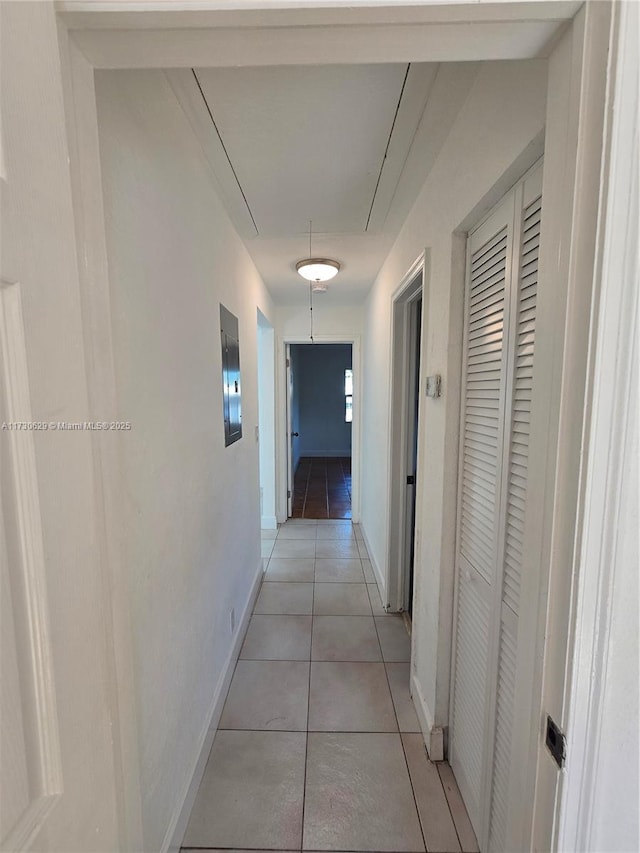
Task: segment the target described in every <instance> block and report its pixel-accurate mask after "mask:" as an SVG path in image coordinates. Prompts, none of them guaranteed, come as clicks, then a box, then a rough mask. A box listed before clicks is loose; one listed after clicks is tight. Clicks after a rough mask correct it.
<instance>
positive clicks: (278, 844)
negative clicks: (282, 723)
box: [184, 731, 306, 850]
mask: <svg viewBox="0 0 640 853" xmlns="http://www.w3.org/2000/svg"><path fill="white" fill-rule="evenodd" d="M305 743H306V735H305V734H304V732H237V731H219V732H218V733H217V734H216V737H215V740H214V743H213V748H212V750H211V754H210V756H209V760H208V761H207V765H206V767H205V771H204V776H203V779H202V782H201V784H200V788H199V790H198V795H197V797H196V801H195V804H194V807H193V810H192V812H191V817H190V819H189V824H188V826H187V831H186V834H185V838H184V846H185V847H187V848H188V847H212V848H215V847H236V848H240V849H242V848H247V847H254V848H255V847H263V848H265V849H273V848H280V849H283V850H285V849H298V845H299V844H300V834H301V830H302V809H303V788H304V772H305Z"/></svg>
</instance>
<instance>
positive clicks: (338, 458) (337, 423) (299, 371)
mask: <svg viewBox="0 0 640 853" xmlns="http://www.w3.org/2000/svg"><path fill="white" fill-rule="evenodd" d="M287 371H288V382H287V387H288V395H287V398H288V420H289V430H288V433H289V437H290V442H289V457H290V458H289V486H288V491H289V496H288V497H289V516H290V517H293V518H316V519H319V518H327V519H328V518H335V519H350V518H351V517H352V488H351V453H352V422H353V354H352V346H351V344H291V345H289V346H288V356H287Z"/></svg>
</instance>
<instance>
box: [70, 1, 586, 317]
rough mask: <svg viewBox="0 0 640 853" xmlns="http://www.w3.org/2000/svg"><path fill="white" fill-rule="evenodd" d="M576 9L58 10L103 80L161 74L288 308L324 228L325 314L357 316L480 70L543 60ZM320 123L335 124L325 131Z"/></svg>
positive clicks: (519, 4) (185, 4)
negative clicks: (328, 275)
mask: <svg viewBox="0 0 640 853" xmlns="http://www.w3.org/2000/svg"><path fill="white" fill-rule="evenodd" d="M580 5H581V2H580V0H533V2H526V0H525V1H523V0H59V3H58V10H59V12H60V13H61V14H62V16H63V18H64V19H65V22H66V25H67V26H69V27H70V29H71V30H73V31H74V40H75V42H76V44H77V45H78V47H79V48H80V50H81V51H82V52H83V54H84V55H85V57H86V58H87V59H88V60H89V62H90V63H91V64H92V65H93V66H94V67H95V68H101V69H110V68H111V69H116V68H126V69H130V70H131V69H136V68H162V69H165V73H166V75H167V77H168V79H169V81H170V83H171V85H172V87H173V89H174V92H175V93H176V95H177V97H178V99H179V101H180V103H181V105H182V107H183V109H184V112H185V113H186V115H187V116H188V118H189V120H190V122H191V124H192V126H193V128H194V130H195V132H196V134H197V136H198V138H199V139H200V141H201V144H202V148H203V151H204V153H205V156H206V157H207V159H208V161H209V164H210V166H211V171H212V174H213V176H214V180H215V182H216V183H217V185H218V188H219V191H220V195H221V197H222V199H223V201H224V203H225V205H226V208H227V210H228V212H229V215H230V217H231V219H232V220H233V222H234V224H235V225H236V228H237V230H238V233H239V234H240V235H241V237H242V238H243V239H244V241H245V243H246V245H247V247H248V250H249V251H250V253H251V255H252V256H253V258H254V261H255V263H256V265H257V267H258V269H259V270H260V272H261V274H262V275H263V277H264V280H265V282H266V283H267V285H268V287H269V288H270V290H271V292H272V293H273V295H274V298H275V299H276V301H277V302H280V303H284V302H287V303H295V302H301V301H303V300H304V299H306V291H305V287H304V284H303V283H302V280H301V279H300V278H299V276H298V275H297V274H296V272H295V262H296V261H297V260H298V259H300V258H301V257H303V256H304V255H306V253H307V251H308V248H307V240H306V239H305V236H304V232H305V231H306V229H307V220H308V219H309V218H313V220H314V223H315V225H314V231H316V230H317V231H318V232H320V233H318V234H317V236H316V237H314V254H316V253H317V254H319V255H320V254H322V255H328V256H330V257H334V258H336V259H337V260H339V261H340V262H341V263H342V264H343V269H342V270H341V272H340V275H339V276H338V277H337V278H336V279H335V280H334V281H333V282H332V283H331V291H330V293H329V295H328V296H327V297H323V299H324V298H327V299H331V301H332V302H343V303H345V302H352V303H353V302H357V301H360V300H361V299H362V297H363V296H364V295H365V293H366V291H367V290H368V288H369V287H370V285H371V283H372V282H373V279H374V278H375V275H376V273H377V271H378V270H379V268H380V265H381V264H382V262H383V261H384V259H385V257H386V255H387V253H388V251H389V249H390V248H391V245H392V243H393V241H394V239H395V236H396V235H397V233H398V231H399V228H400V226H401V224H402V222H403V220H404V218H405V217H406V215H407V213H408V211H409V209H410V207H411V205H412V204H413V201H414V200H415V198H416V196H417V193H418V191H419V189H420V187H421V186H422V184H423V183H424V181H425V179H426V177H427V175H428V173H429V171H430V169H431V167H432V166H433V163H434V162H435V159H436V157H437V155H438V152H439V151H440V150H441V148H442V146H443V145H444V144H445V140H446V138H447V135H448V133H449V130H450V129H451V126H452V124H453V122H454V120H455V117H456V115H457V113H458V111H459V110H460V108H461V106H462V104H463V103H464V101H465V99H466V97H467V96H468V94H469V91H470V89H471V87H472V85H473V81H474V79H475V75H476V73H477V69H478V63H479V62H480V61H486V60H517V59H529V58H534V57H542V56H547V55H548V52H549V50H550V46H551V45H553V43H554V40H555V39H556V37H557V33H558V31H559V30H560V29H561V28H562V27H563V26H564V25H565V23H566V21H568V20H569V19H570V18H571V17H573V15H575V14H576V12H577V11H578V9H579V8H580ZM213 65H215V68H213V67H212V66H213ZM407 67H409V73H408V75H407V78H406V80H405V81H404V90H403V92H402V97H401V99H400V102H399V105H398V98H399V94H400V88H401V86H402V81H403V80H404V73H405V71H406V69H407ZM194 68H195V69H200V70H199V71H197V74H198V79H201V86H202V89H200V87H199V86H198V81H197V79H196V76H195V74H194V71H193V69H194ZM203 95H204V97H203ZM205 98H206V100H205ZM320 104H321V105H322V107H321V110H320V109H318V105H320ZM396 108H397V114H396V112H395V110H396ZM319 112H321V113H322V114H323V115H327V114H331V116H332V119H331V122H329V123H327V125H322V124H321V123H319V122H318V120H317V116H318V113H319ZM394 118H395V121H394ZM385 149H386V157H385ZM376 187H377V188H376ZM367 220H368V224H367Z"/></svg>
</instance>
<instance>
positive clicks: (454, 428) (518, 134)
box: [361, 60, 547, 742]
mask: <svg viewBox="0 0 640 853" xmlns="http://www.w3.org/2000/svg"><path fill="white" fill-rule="evenodd" d="M546 81H547V72H546V62H545V61H543V60H532V61H523V62H495V63H485V64H483V65H482V66H481V67H480V68H479V71H478V73H477V76H476V80H475V83H474V84H473V86H472V88H471V91H470V94H469V96H468V98H467V100H466V102H465V104H464V105H463V107H462V109H461V110H460V113H459V114H458V117H457V119H456V120H455V122H454V124H453V126H452V128H451V131H450V133H449V136H448V138H447V140H446V142H445V144H444V145H443V147H442V149H441V152H440V154H439V156H438V158H437V159H436V161H435V163H434V165H433V168H432V169H431V172H430V173H429V176H428V178H427V181H426V182H425V184H424V186H423V187H422V190H421V191H420V194H419V196H418V199H417V201H416V203H415V205H414V207H413V208H412V210H411V213H410V214H409V216H408V217H407V220H406V221H405V223H404V225H403V227H402V229H401V231H400V234H399V236H398V239H397V240H396V242H395V244H394V246H393V248H392V250H391V252H390V254H389V256H388V258H387V260H386V262H385V264H384V266H383V268H382V270H381V271H380V274H379V275H378V278H377V279H376V282H375V284H374V286H373V288H372V290H371V293H370V295H369V298H368V300H367V304H366V318H365V328H364V334H363V338H364V348H363V364H364V383H363V393H362V399H363V412H362V419H363V423H364V424H366V428H365V429H363V446H362V459H363V466H362V501H361V506H362V511H361V522H362V527H363V531H364V534H365V537H366V540H367V543H368V545H369V548H370V551H371V556H372V559H373V561H374V564H375V565H376V566H377V567H378V569H379V571H380V574H381V575H382V577H386V576H387V573H388V559H389V518H388V509H387V505H388V501H389V494H390V485H389V452H388V448H389V436H390V411H389V409H390V401H391V394H390V388H391V379H392V377H391V354H392V347H391V322H392V302H393V295H394V291H395V290H396V289H397V288H398V286H399V285H400V283H401V281H402V279H403V278H404V277H405V275H406V273H407V272H408V270H409V268H410V267H411V265H412V264H413V263H414V262H415V261H416V259H417V258H418V257H419V256H420V255H421V254H422V253H423V252H425V251H426V257H427V264H426V269H425V289H424V299H423V326H422V328H423V337H422V361H421V377H422V381H421V388H422V389H423V390H424V378H425V377H426V376H427V375H429V374H435V373H439V374H441V375H442V385H443V396H442V397H441V398H440V399H438V400H433V399H426V398H425V397H424V394H423V395H422V397H421V401H420V404H421V428H420V436H419V450H418V498H417V500H418V504H417V518H416V536H417V551H416V577H415V600H414V614H413V637H412V640H413V666H414V671H413V673H412V676H413V686H414V699H415V700H416V703H417V704H418V710H419V712H420V714H421V717H422V723H423V727H424V728H425V729H426V730H425V736H428V734H429V730H430V729H432V728H434V727H439V726H446V724H447V719H448V677H449V675H448V674H449V666H450V625H451V613H452V607H453V569H454V546H455V518H456V491H457V458H458V418H459V393H460V388H459V382H460V340H461V329H462V305H463V284H464V241H463V240H462V239H461V237H460V236H459V232H460V231H462V230H466V229H468V227H469V226H471V225H473V224H474V223H475V222H476V221H478V220H479V219H480V218H481V216H482V214H483V213H484V212H485V211H486V210H488V208H489V207H490V206H491V205H492V204H493V203H495V201H497V200H498V198H499V194H500V193H502V192H504V191H506V189H508V187H509V185H510V184H512V183H514V182H515V180H516V179H517V178H518V177H519V174H521V173H522V172H524V170H525V169H526V167H527V166H529V165H531V164H532V162H534V160H535V159H536V157H537V156H539V155H540V153H541V139H542V132H543V129H544V123H545V101H546ZM445 638H446V639H445ZM427 742H428V740H427Z"/></svg>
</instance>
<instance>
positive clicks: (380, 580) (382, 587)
mask: <svg viewBox="0 0 640 853" xmlns="http://www.w3.org/2000/svg"><path fill="white" fill-rule="evenodd" d="M360 530H361V532H362V538H363V539H364V544H365V545H366V546H367V553H368V554H369V562H370V563H371V568H372V569H373V574H374V575H375V578H376V583H377V584H378V590H379V591H380V598H381V599H382V601H383V602H385V601H387V585H386V583H385V579H384V577H383V576H382V572H381V571H380V567H379V566H378V564H377V563H376V560H375V557H374V556H373V552H372V550H371V545H369V540H368V539H367V534H366V531H365V529H364V528H363V527H360Z"/></svg>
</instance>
